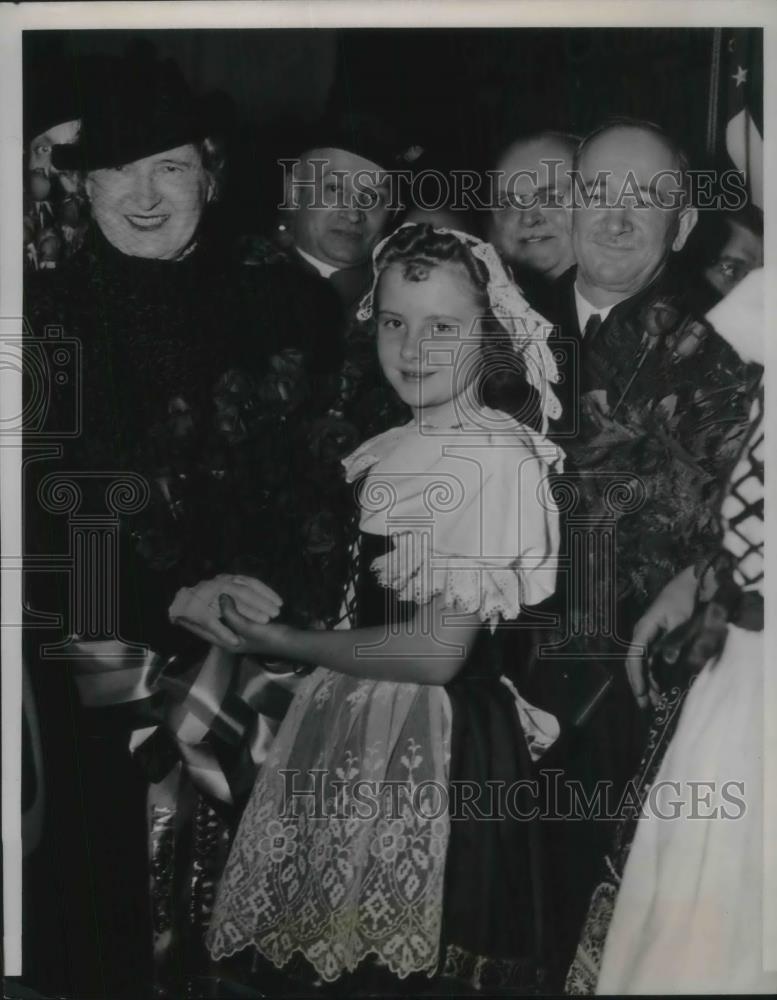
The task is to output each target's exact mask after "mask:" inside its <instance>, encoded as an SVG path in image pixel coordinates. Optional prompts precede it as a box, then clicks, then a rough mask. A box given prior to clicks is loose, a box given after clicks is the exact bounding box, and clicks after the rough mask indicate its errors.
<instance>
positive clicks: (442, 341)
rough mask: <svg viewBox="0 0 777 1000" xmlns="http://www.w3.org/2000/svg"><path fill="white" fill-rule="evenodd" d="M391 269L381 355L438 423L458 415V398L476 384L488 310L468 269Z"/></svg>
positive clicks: (382, 290) (383, 300) (394, 380)
mask: <svg viewBox="0 0 777 1000" xmlns="http://www.w3.org/2000/svg"><path fill="white" fill-rule="evenodd" d="M414 278H415V279H416V280H411V279H409V278H406V277H404V276H403V268H402V265H400V264H393V265H391V266H389V267H387V268H386V270H385V271H384V272H383V274H382V275H381V277H380V281H379V282H378V287H377V293H376V301H377V304H378V309H377V314H376V318H377V327H378V358H379V360H380V365H381V368H382V369H383V373H384V375H385V376H386V378H387V379H388V381H389V382H390V383H391V385H392V386H393V387H394V389H395V390H396V392H397V394H398V395H399V397H400V399H401V400H402V401H403V402H404V403H406V404H407V405H408V406H409V407H410V408H411V409H412V410H413V412H414V414H415V415H416V417H419V418H422V419H423V420H424V421H429V422H431V423H433V424H436V425H438V426H451V425H452V424H454V423H455V422H456V419H457V407H456V402H455V401H456V399H457V397H459V396H461V395H462V393H464V392H465V391H466V390H467V389H468V388H469V386H470V385H471V383H472V382H473V380H474V378H475V375H476V371H477V358H478V352H479V349H480V324H479V320H481V319H482V317H483V315H484V312H485V310H484V308H483V306H482V304H481V302H480V300H479V296H478V295H477V293H476V291H475V289H474V288H473V286H472V284H471V281H470V279H469V276H468V275H467V274H466V272H465V271H464V269H463V268H462V267H460V266H458V265H455V264H438V265H436V266H434V267H431V268H429V269H428V270H422V271H419V270H416V271H415V272H414Z"/></svg>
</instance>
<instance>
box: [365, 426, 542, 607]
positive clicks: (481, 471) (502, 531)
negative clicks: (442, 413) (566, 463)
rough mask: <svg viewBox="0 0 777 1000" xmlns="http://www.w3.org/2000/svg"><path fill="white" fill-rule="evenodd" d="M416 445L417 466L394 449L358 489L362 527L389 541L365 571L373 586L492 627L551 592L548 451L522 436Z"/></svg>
mask: <svg viewBox="0 0 777 1000" xmlns="http://www.w3.org/2000/svg"><path fill="white" fill-rule="evenodd" d="M420 448H421V450H422V451H425V454H422V455H421V456H420V460H418V461H416V462H415V464H416V466H417V467H416V468H413V464H414V463H413V458H416V459H418V458H419V456H417V455H410V456H408V455H406V454H405V455H403V454H401V452H402V449H398V450H397V452H395V453H394V454H393V455H392V459H393V461H390V462H382V463H379V464H378V465H376V466H375V467H374V468H373V469H372V470H371V472H370V475H369V476H368V478H367V481H366V484H365V489H364V493H363V498H362V504H363V510H364V514H363V517H362V529H363V530H367V531H372V532H382V533H387V534H388V535H390V537H391V538H392V542H393V545H392V548H391V549H390V551H389V552H387V554H386V555H384V556H381V557H379V558H378V559H376V560H375V561H374V562H373V564H372V569H373V572H374V573H375V574H376V575H377V578H378V580H379V582H380V583H381V584H383V585H384V586H386V587H391V588H392V589H393V590H395V591H396V593H397V597H398V598H399V599H400V600H404V601H413V602H415V603H417V604H425V603H427V602H429V601H430V600H431V599H432V598H434V597H441V598H442V599H443V603H444V606H445V607H446V608H449V609H451V610H452V611H454V612H457V613H462V614H464V613H466V614H474V613H477V614H478V615H479V617H480V619H481V621H484V622H486V621H487V622H490V623H491V624H492V625H493V624H495V623H496V622H497V621H498V619H499V618H500V617H501V618H503V619H515V618H517V617H518V615H519V614H520V612H521V609H522V608H523V607H526V606H527V605H532V604H538V603H540V602H541V601H543V600H545V598H546V597H548V596H549V595H550V594H552V593H553V591H554V590H555V586H556V573H557V558H558V549H559V525H558V511H557V508H556V506H555V503H554V502H553V499H552V496H551V490H550V480H549V474H550V473H551V472H552V471H554V470H555V471H560V468H561V461H562V459H561V454H560V451H559V450H558V449H557V448H556V446H554V445H553V444H551V443H550V442H549V441H548V440H547V439H546V438H544V437H542V436H541V435H532V434H531V432H528V431H525V430H522V432H521V433H512V434H499V435H481V436H477V435H475V436H473V437H472V438H471V439H465V438H464V437H463V436H461V435H458V436H456V437H453V438H451V440H450V442H447V443H446V442H445V441H444V440H443V441H440V440H438V441H434V440H431V441H426V442H422V443H421V445H420ZM424 459H426V460H425V461H424ZM371 504H372V505H373V506H374V508H375V509H374V510H371V509H370V505H371Z"/></svg>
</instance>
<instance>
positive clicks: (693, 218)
mask: <svg viewBox="0 0 777 1000" xmlns="http://www.w3.org/2000/svg"><path fill="white" fill-rule="evenodd" d="M698 221H699V212H698V210H697V209H695V208H693V206H691V207H689V208H684V209H683V210H682V211H681V212H680V219H679V222H678V225H677V234H676V236H675V238H674V240H673V241H672V249H673V250H675V251H677V250H682V248H683V247H684V246H685V243H686V240H687V239H688V237H689V236H690V235H691V232H692V231H693V227H694V226H695V225H696V223H697V222H698Z"/></svg>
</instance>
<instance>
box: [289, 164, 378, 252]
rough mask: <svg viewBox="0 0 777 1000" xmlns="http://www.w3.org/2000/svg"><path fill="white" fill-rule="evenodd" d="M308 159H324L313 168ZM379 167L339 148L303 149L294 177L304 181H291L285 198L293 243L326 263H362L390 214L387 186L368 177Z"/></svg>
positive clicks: (376, 240) (375, 172)
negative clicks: (291, 205) (304, 151)
mask: <svg viewBox="0 0 777 1000" xmlns="http://www.w3.org/2000/svg"><path fill="white" fill-rule="evenodd" d="M313 160H325V161H326V162H325V164H324V165H323V167H321V166H318V167H316V166H314V165H313V163H312V162H311V161H313ZM380 172H381V170H380V167H379V166H378V165H377V164H375V163H372V162H371V161H370V160H365V159H364V158H363V157H361V156H356V155H355V154H354V153H348V152H346V151H345V150H342V149H314V150H310V151H309V152H308V153H306V154H305V158H304V159H303V160H302V163H301V164H300V165H299V167H298V168H297V170H296V173H295V177H296V179H298V180H302V181H307V182H308V183H307V184H298V185H294V184H293V183H292V182H291V181H290V182H289V185H290V186H289V190H288V198H287V201H289V202H290V203H291V204H293V205H294V208H293V210H292V212H291V215H290V219H291V230H292V236H293V238H294V243H295V244H296V246H298V247H299V249H300V250H304V251H305V253H309V254H311V256H313V257H315V258H316V259H317V260H320V261H323V262H324V263H325V264H329V265H330V266H331V267H336V268H347V267H357V266H359V265H360V264H364V263H366V261H367V260H369V257H370V254H371V253H372V250H373V247H374V246H375V244H376V243H377V242H378V240H379V239H380V237H381V235H382V234H383V230H384V229H385V227H386V225H387V223H388V221H389V217H390V212H389V209H388V207H387V200H388V196H389V190H388V186H387V184H385V183H378V184H375V183H373V180H372V178H371V177H370V175H374V174H377V173H380ZM375 180H378V181H380V180H381V179H380V178H379V177H376V178H375ZM311 181H315V185H316V188H315V189H312V188H311V186H310V182H311Z"/></svg>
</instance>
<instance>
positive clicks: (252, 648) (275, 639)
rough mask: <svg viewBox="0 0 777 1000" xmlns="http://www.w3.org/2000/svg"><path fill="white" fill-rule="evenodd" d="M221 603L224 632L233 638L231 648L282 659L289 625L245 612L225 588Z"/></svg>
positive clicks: (220, 597)
mask: <svg viewBox="0 0 777 1000" xmlns="http://www.w3.org/2000/svg"><path fill="white" fill-rule="evenodd" d="M218 602H219V607H220V609H221V620H222V622H223V623H224V626H225V631H226V632H228V633H229V635H230V636H231V637H232V638H231V640H230V644H229V646H228V648H229V649H231V650H233V651H235V652H237V653H245V654H254V655H257V656H262V657H272V658H280V659H283V657H284V652H285V647H286V643H285V639H286V637H287V635H288V633H289V628H288V626H286V625H271V624H268V622H269V619H267V620H265V621H260V620H258V619H256V618H251V617H250V616H249V615H245V614H244V613H243V612H242V611H240V609H239V608H238V605H237V602H236V601H235V600H234V598H233V597H232V596H231V595H230V594H229V593H228V592H226V591H223V592H222V593H221V594H220V596H219V598H218Z"/></svg>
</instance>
